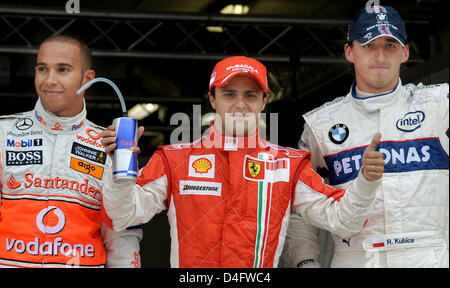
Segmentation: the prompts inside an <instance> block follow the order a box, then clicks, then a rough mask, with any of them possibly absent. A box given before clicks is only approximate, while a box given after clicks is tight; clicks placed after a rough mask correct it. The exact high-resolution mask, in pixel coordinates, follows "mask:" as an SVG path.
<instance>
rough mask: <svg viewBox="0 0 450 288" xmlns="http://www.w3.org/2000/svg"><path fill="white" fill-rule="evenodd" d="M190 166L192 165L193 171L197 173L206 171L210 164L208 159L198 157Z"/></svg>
mask: <svg viewBox="0 0 450 288" xmlns="http://www.w3.org/2000/svg"><path fill="white" fill-rule="evenodd" d="M192 167H194V169H195V172H197V173H208V170H209V169H211V167H212V164H211V161H209V160H208V159H206V158H200V159H197V160H195V161H194V163H192Z"/></svg>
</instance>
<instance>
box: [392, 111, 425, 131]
mask: <svg viewBox="0 0 450 288" xmlns="http://www.w3.org/2000/svg"><path fill="white" fill-rule="evenodd" d="M424 120H425V113H423V112H422V111H415V112H409V113H406V114H405V116H403V117H402V118H400V119H398V120H397V123H396V126H397V129H398V130H400V131H403V132H412V131H414V130H416V129H418V128H420V127H421V126H422V125H421V124H422V122H423V121H424Z"/></svg>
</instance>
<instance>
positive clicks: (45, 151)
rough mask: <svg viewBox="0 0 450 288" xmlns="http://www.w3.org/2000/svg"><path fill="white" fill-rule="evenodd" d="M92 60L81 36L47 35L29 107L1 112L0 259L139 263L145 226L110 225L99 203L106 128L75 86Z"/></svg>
mask: <svg viewBox="0 0 450 288" xmlns="http://www.w3.org/2000/svg"><path fill="white" fill-rule="evenodd" d="M90 63H91V60H90V51H89V48H88V47H87V46H86V45H85V44H84V43H83V42H81V41H79V40H78V39H75V38H73V37H71V36H68V35H58V36H53V37H51V38H49V39H47V40H46V41H44V42H43V43H42V44H41V47H40V49H39V52H38V56H37V64H36V67H35V86H36V92H37V94H38V95H39V99H38V101H37V103H36V106H35V108H34V110H32V111H28V112H24V113H17V114H13V115H7V116H1V117H0V182H1V186H0V194H1V198H0V200H1V202H0V267H104V266H106V267H130V268H132V267H136V268H137V267H140V256H139V241H140V239H141V238H142V229H141V228H140V227H133V228H131V229H127V230H125V231H123V232H116V231H113V230H112V229H110V228H109V227H108V226H107V224H108V225H111V221H110V219H109V218H108V217H107V215H106V213H105V212H104V210H103V204H102V194H103V191H102V190H103V174H104V173H103V170H104V169H105V166H110V165H111V159H110V158H109V157H107V154H106V153H105V151H104V147H103V145H102V144H101V143H100V133H101V132H102V131H103V130H104V129H103V128H102V127H100V126H97V125H95V124H93V123H92V122H90V121H89V120H87V119H86V105H85V102H84V93H82V94H80V95H76V93H75V92H76V90H77V89H78V88H79V87H81V85H83V84H84V83H86V82H88V81H89V80H91V79H93V78H94V77H95V72H94V70H91V69H90V67H91V64H90Z"/></svg>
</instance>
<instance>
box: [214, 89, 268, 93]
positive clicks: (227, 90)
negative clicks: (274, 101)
mask: <svg viewBox="0 0 450 288" xmlns="http://www.w3.org/2000/svg"><path fill="white" fill-rule="evenodd" d="M223 91H224V92H234V93H236V92H238V91H237V90H235V89H225V90H223ZM258 91H260V90H251V89H249V90H245V91H244V92H247V93H249V92H258Z"/></svg>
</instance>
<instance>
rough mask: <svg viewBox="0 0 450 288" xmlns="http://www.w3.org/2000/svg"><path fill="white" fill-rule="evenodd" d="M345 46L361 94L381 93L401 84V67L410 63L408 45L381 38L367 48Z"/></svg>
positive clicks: (363, 46)
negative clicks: (399, 82) (407, 62)
mask: <svg viewBox="0 0 450 288" xmlns="http://www.w3.org/2000/svg"><path fill="white" fill-rule="evenodd" d="M352 43H353V45H352V46H350V45H348V44H346V45H345V57H346V59H347V60H348V61H349V62H351V63H353V65H354V67H355V76H356V84H357V86H358V89H359V90H360V91H362V92H369V93H375V94H380V93H383V92H387V91H391V90H393V89H394V88H395V86H396V85H397V83H398V79H399V76H400V65H401V64H402V63H405V62H406V61H408V58H409V46H408V45H405V46H402V45H401V43H400V42H398V41H397V40H396V39H395V38H392V37H389V36H383V37H378V38H376V39H374V40H372V41H370V42H369V43H366V44H364V45H362V44H360V43H358V41H353V42H352Z"/></svg>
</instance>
